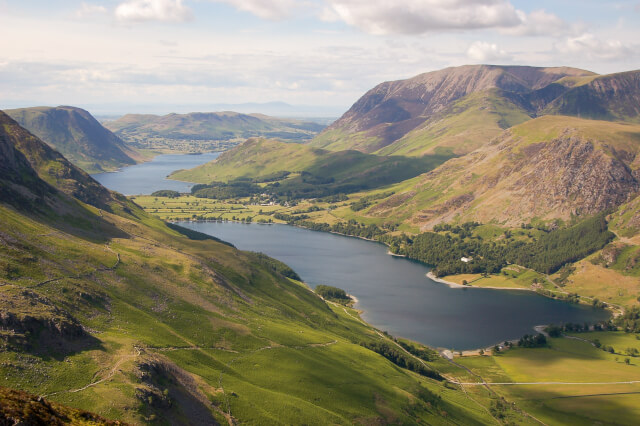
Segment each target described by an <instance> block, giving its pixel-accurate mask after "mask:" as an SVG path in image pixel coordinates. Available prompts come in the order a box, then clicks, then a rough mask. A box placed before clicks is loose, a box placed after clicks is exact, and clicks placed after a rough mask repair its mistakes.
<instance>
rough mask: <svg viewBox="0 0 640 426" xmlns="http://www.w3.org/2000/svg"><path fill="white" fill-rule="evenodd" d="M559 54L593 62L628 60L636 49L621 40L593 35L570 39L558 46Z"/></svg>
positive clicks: (587, 34) (586, 34)
mask: <svg viewBox="0 0 640 426" xmlns="http://www.w3.org/2000/svg"><path fill="white" fill-rule="evenodd" d="M555 47H556V50H558V52H560V53H563V54H566V55H572V56H575V57H582V58H585V57H586V58H588V59H591V60H597V59H606V60H617V59H626V58H628V57H629V56H633V55H634V50H636V49H634V48H633V47H632V46H629V45H627V44H625V43H623V42H621V41H620V40H601V39H599V38H597V37H596V36H595V35H593V34H591V33H585V34H582V35H580V36H577V37H569V38H567V39H566V40H564V41H563V42H561V43H558V44H556V46H555Z"/></svg>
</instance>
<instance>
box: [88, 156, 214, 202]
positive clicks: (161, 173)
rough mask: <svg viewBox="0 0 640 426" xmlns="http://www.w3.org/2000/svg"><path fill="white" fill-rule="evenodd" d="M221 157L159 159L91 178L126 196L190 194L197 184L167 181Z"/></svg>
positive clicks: (162, 157)
mask: <svg viewBox="0 0 640 426" xmlns="http://www.w3.org/2000/svg"><path fill="white" fill-rule="evenodd" d="M219 155H220V153H219V152H209V153H206V154H199V155H189V154H166V155H158V156H157V157H155V158H154V159H153V160H151V161H149V162H146V163H141V164H136V165H135V166H130V167H124V168H122V169H120V170H119V171H117V172H110V173H97V174H95V175H91V176H93V178H94V179H95V180H97V181H98V182H100V183H101V184H102V185H104V186H106V187H107V188H109V189H111V190H114V191H118V192H120V193H121V194H124V195H143V194H151V193H152V192H154V191H159V190H161V189H171V190H173V191H178V192H189V191H190V190H191V187H192V186H193V183H189V182H180V181H177V180H170V179H166V177H167V176H168V175H169V174H171V173H172V172H174V171H176V170H181V169H191V168H193V167H196V166H199V165H201V164H204V163H208V162H209V161H211V160H213V159H215V158H218V156H219Z"/></svg>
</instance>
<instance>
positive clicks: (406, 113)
mask: <svg viewBox="0 0 640 426" xmlns="http://www.w3.org/2000/svg"><path fill="white" fill-rule="evenodd" d="M590 75H593V73H591V72H589V71H584V70H578V69H574V68H536V67H515V66H514V67H507V66H493V65H473V66H463V67H456V68H446V69H443V70H440V71H434V72H430V73H426V74H421V75H418V76H416V77H413V78H410V79H408V80H400V81H393V82H386V83H382V84H380V85H378V86H376V87H375V88H373V89H372V90H370V91H369V92H367V93H366V94H365V95H364V96H363V97H362V98H360V99H359V100H358V101H357V102H356V103H355V104H354V105H353V106H352V107H351V109H349V111H347V112H346V113H345V114H344V115H343V116H342V117H341V118H340V119H339V120H338V121H336V122H335V123H334V124H332V125H331V126H330V127H329V128H327V129H326V130H325V131H324V132H323V133H321V134H320V135H319V136H318V137H317V138H316V139H314V141H313V145H314V146H316V147H318V148H327V149H331V150H340V149H358V150H361V151H364V152H374V151H377V150H380V149H382V148H384V147H387V146H389V145H391V144H393V143H394V142H395V141H397V140H399V139H401V138H402V137H404V136H405V135H408V134H409V133H410V132H411V131H413V130H416V129H418V128H419V127H420V126H423V125H425V122H426V121H427V120H429V119H432V120H437V116H436V114H439V115H440V119H446V118H447V117H448V116H449V115H450V114H456V113H459V112H456V111H450V112H449V113H445V110H446V109H447V108H448V107H450V106H451V105H452V104H453V103H455V102H456V101H458V100H461V99H463V98H464V97H466V96H468V95H471V94H474V93H479V92H485V91H489V90H492V89H500V90H501V91H502V93H501V95H500V96H501V97H502V98H506V99H505V100H501V102H506V103H511V104H515V105H517V104H518V102H519V101H520V100H522V96H523V95H526V94H528V93H530V92H532V91H534V90H538V89H541V88H543V87H545V86H547V85H549V84H551V83H553V82H554V81H556V80H559V79H561V78H564V77H567V76H572V77H577V76H590ZM494 96H495V92H494ZM511 98H514V99H516V100H514V99H511ZM508 108H513V106H510V107H508ZM458 109H459V108H458ZM515 109H516V110H518V111H519V112H520V117H519V118H518V119H517V120H515V122H514V121H511V122H505V120H504V119H503V116H502V115H503V114H500V113H498V114H495V117H493V118H491V120H492V121H493V122H494V123H495V124H494V125H493V126H494V127H495V128H498V129H499V128H505V127H508V125H512V124H516V123H517V122H521V121H523V120H524V119H526V118H527V117H526V109H527V105H524V107H523V106H516V107H515ZM485 118H486V117H485ZM483 121H484V119H483V120H477V124H478V125H480V126H486V123H483ZM426 127H427V134H428V127H429V124H427V125H426ZM465 131H468V129H467V126H465V127H463V128H461V129H460V132H465ZM437 134H438V133H437V132H434V134H433V135H431V136H427V137H431V138H433V137H434V136H436V135H437ZM414 137H415V135H414ZM463 150H464V149H463ZM470 150H472V149H467V150H464V151H465V152H469V151H470ZM416 154H418V155H419V154H420V151H417V152H416Z"/></svg>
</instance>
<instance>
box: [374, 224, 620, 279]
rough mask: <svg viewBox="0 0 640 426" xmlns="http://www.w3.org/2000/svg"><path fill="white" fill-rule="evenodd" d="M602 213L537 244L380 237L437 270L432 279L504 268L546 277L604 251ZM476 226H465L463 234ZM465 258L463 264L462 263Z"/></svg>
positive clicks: (429, 235) (605, 233)
mask: <svg viewBox="0 0 640 426" xmlns="http://www.w3.org/2000/svg"><path fill="white" fill-rule="evenodd" d="M605 217H606V216H605V213H601V214H598V215H596V216H593V217H590V218H587V219H584V220H582V221H580V222H578V223H577V224H575V225H573V226H570V227H567V228H560V229H556V230H553V231H549V232H547V233H545V234H543V235H541V236H540V237H539V238H538V239H537V240H535V241H532V242H524V241H519V240H513V239H509V238H506V239H504V240H502V241H500V242H495V241H491V242H485V241H483V240H481V239H473V238H462V237H461V236H460V235H455V234H453V235H452V234H451V233H447V234H441V233H434V232H425V233H422V234H420V235H417V236H415V237H413V238H410V237H407V236H401V237H392V238H385V240H386V242H387V243H388V244H389V245H390V247H391V250H392V251H393V252H395V253H398V254H402V255H406V256H407V257H409V258H412V259H416V260H420V261H422V262H425V263H427V264H430V265H436V267H435V268H434V273H435V274H436V276H444V275H451V274H464V273H466V274H471V273H490V274H491V273H498V272H500V270H501V269H502V268H503V267H504V266H506V265H508V264H518V265H521V266H524V267H527V268H530V269H533V270H536V271H538V272H541V273H545V274H552V273H554V272H556V271H558V270H559V269H560V268H561V267H562V266H563V265H565V264H567V263H571V262H574V261H576V260H579V259H582V258H584V257H585V256H587V255H589V254H591V253H593V252H594V251H596V250H599V249H601V248H602V247H604V246H605V245H606V244H607V243H608V242H610V241H611V240H612V239H613V238H614V237H615V235H614V234H613V233H612V232H611V231H609V230H608V229H607V221H606V219H605ZM474 226H477V224H475V223H467V224H463V225H462V226H461V228H462V232H463V233H465V234H469V233H470V229H472V228H473V227H474ZM463 257H466V258H470V259H471V261H469V262H462V261H461V258H463Z"/></svg>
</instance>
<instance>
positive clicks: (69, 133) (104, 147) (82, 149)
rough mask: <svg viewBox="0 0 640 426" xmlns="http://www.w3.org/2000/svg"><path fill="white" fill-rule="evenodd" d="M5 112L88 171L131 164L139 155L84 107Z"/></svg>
mask: <svg viewBox="0 0 640 426" xmlns="http://www.w3.org/2000/svg"><path fill="white" fill-rule="evenodd" d="M6 113H7V114H8V115H9V116H11V117H12V118H13V119H14V120H16V121H17V122H18V123H20V125H21V126H22V127H24V128H26V129H27V130H29V131H30V132H31V133H33V134H34V135H36V136H38V137H39V138H40V139H41V140H43V141H44V142H46V143H47V144H49V145H50V146H51V147H52V148H54V149H56V150H57V151H59V152H60V153H62V154H63V155H64V156H65V157H66V158H68V159H69V160H70V161H71V162H72V163H73V164H75V165H77V166H78V167H80V168H82V169H83V170H85V171H87V172H89V173H97V172H101V171H107V170H115V169H118V168H120V167H123V166H130V165H132V164H135V163H136V161H137V160H140V159H141V157H140V155H139V154H138V153H136V152H135V151H133V150H132V149H131V148H129V147H128V146H126V145H125V144H124V142H122V140H120V138H118V137H117V136H116V135H114V134H113V133H111V132H110V131H109V130H107V129H105V128H104V127H102V125H101V124H100V123H98V121H96V119H95V118H93V117H92V116H91V114H89V112H87V111H85V110H83V109H80V108H74V107H67V106H60V107H55V108H52V107H36V108H22V109H13V110H7V111H6Z"/></svg>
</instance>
